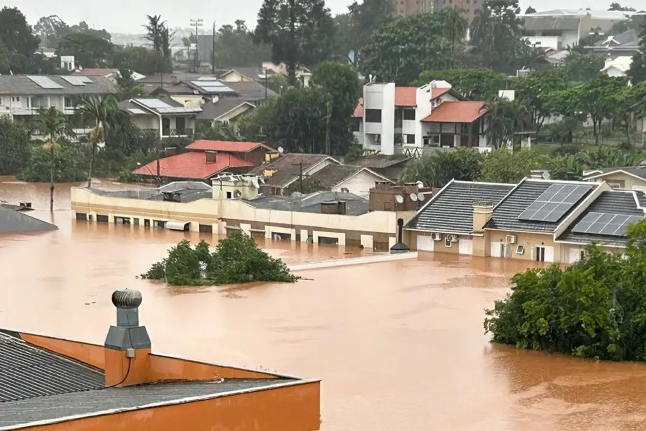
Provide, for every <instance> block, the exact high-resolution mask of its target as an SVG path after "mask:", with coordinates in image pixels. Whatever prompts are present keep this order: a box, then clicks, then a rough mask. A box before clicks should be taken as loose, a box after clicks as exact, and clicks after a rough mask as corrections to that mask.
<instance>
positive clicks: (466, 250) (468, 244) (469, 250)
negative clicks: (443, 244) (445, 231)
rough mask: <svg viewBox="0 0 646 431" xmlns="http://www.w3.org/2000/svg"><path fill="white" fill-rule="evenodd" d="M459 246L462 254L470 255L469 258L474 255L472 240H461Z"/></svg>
mask: <svg viewBox="0 0 646 431" xmlns="http://www.w3.org/2000/svg"><path fill="white" fill-rule="evenodd" d="M458 244H459V245H460V254H468V255H469V256H471V255H472V254H473V240H472V239H461V240H460V242H459V243H458Z"/></svg>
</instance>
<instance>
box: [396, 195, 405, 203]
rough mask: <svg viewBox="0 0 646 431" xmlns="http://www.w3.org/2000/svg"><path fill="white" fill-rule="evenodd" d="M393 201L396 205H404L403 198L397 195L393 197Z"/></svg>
mask: <svg viewBox="0 0 646 431" xmlns="http://www.w3.org/2000/svg"><path fill="white" fill-rule="evenodd" d="M395 201H396V202H397V203H398V204H403V203H404V197H403V196H402V195H397V196H395Z"/></svg>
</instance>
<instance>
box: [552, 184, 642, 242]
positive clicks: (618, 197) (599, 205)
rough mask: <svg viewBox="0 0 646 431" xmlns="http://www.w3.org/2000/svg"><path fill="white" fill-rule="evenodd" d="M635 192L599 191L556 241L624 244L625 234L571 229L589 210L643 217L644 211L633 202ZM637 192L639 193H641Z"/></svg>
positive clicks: (625, 240)
mask: <svg viewBox="0 0 646 431" xmlns="http://www.w3.org/2000/svg"><path fill="white" fill-rule="evenodd" d="M636 193H639V192H634V191H606V192H603V193H601V194H600V195H599V197H598V198H597V199H595V200H594V202H592V204H591V205H590V206H589V207H588V208H587V209H586V210H585V211H584V212H583V213H582V214H581V215H580V216H579V217H578V218H577V219H576V220H574V221H573V222H572V223H570V226H569V227H568V229H567V230H566V231H565V232H563V234H562V235H561V236H559V238H558V241H568V242H578V243H583V244H590V243H592V242H596V243H599V244H607V245H620V246H625V245H626V244H627V243H628V238H627V237H625V236H608V235H594V234H588V233H574V232H572V229H573V228H574V226H576V225H577V223H579V222H580V221H581V220H582V219H583V218H584V217H585V216H586V214H588V213H590V212H601V213H609V214H624V215H635V216H642V217H643V216H644V211H643V210H641V209H639V208H637V202H635V196H636ZM639 194H640V195H641V193H639ZM642 199H643V195H642Z"/></svg>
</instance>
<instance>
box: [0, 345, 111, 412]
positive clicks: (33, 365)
mask: <svg viewBox="0 0 646 431" xmlns="http://www.w3.org/2000/svg"><path fill="white" fill-rule="evenodd" d="M104 381H105V379H104V375H103V372H102V371H100V370H97V369H95V368H92V367H90V366H88V365H85V364H81V363H80V362H76V361H73V360H71V359H68V358H65V357H63V356H60V355H56V354H54V353H51V352H48V351H46V350H43V349H39V348H37V347H35V346H32V345H30V344H28V343H26V342H24V341H22V340H21V339H19V338H16V337H13V336H11V335H6V334H3V333H0V412H2V411H4V410H5V406H6V402H9V401H17V400H24V399H29V398H34V397H45V396H51V395H57V394H67V393H72V392H81V391H89V390H92V389H98V388H102V387H104ZM1 423H2V421H0V424H1Z"/></svg>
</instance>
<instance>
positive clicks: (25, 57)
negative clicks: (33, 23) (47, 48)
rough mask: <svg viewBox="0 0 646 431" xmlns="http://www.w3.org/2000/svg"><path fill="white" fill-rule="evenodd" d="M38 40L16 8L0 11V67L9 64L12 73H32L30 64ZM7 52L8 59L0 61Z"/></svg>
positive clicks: (5, 8) (6, 8)
mask: <svg viewBox="0 0 646 431" xmlns="http://www.w3.org/2000/svg"><path fill="white" fill-rule="evenodd" d="M39 42H40V40H39V39H38V36H35V35H34V34H33V33H32V29H31V27H30V26H29V24H28V23H27V19H26V18H25V15H23V14H22V12H20V10H18V8H10V7H6V6H5V7H4V8H2V9H1V10H0V45H4V48H3V49H0V65H1V63H2V62H7V61H8V62H9V69H10V70H11V71H12V72H13V73H26V72H30V71H33V68H32V67H30V63H31V61H32V59H33V57H34V55H35V53H36V50H37V49H38V44H39ZM5 49H6V50H8V51H9V55H8V57H5V59H4V60H1V59H2V52H3V51H4V52H5V55H7V54H6V51H5Z"/></svg>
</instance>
